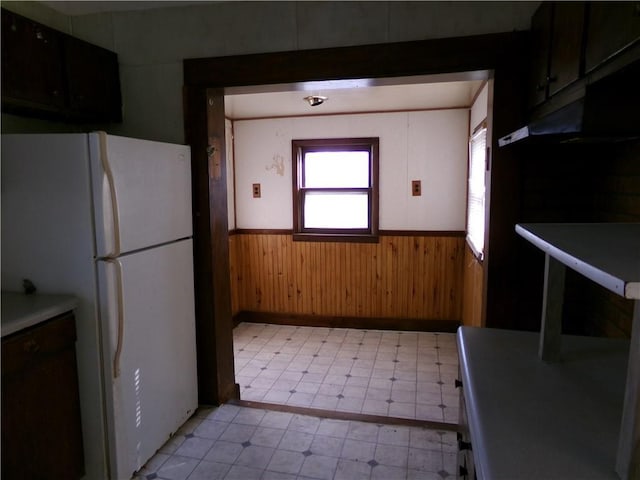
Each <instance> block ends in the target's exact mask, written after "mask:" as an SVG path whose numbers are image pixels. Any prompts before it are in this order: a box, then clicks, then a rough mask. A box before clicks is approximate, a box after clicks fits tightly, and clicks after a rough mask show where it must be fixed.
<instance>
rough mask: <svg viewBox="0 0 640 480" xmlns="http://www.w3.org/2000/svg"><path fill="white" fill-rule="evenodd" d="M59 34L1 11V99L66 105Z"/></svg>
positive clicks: (50, 106) (54, 106)
mask: <svg viewBox="0 0 640 480" xmlns="http://www.w3.org/2000/svg"><path fill="white" fill-rule="evenodd" d="M60 49H61V41H60V37H59V34H58V33H57V32H56V31H55V30H52V29H50V28H47V27H45V26H43V25H40V24H38V23H36V22H33V21H31V20H29V19H26V18H24V17H21V16H19V15H15V14H13V13H11V12H8V11H6V10H2V98H3V101H4V100H5V99H11V100H15V101H16V102H26V104H27V106H28V105H29V104H35V105H39V106H46V107H49V108H50V109H51V108H53V109H56V108H60V107H63V106H64V104H65V91H64V77H63V70H62V65H61V62H60V58H61V50H60Z"/></svg>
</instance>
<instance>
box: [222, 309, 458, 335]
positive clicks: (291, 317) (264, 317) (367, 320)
mask: <svg viewBox="0 0 640 480" xmlns="http://www.w3.org/2000/svg"><path fill="white" fill-rule="evenodd" d="M242 322H247V323H271V324H274V325H297V326H304V327H326V328H359V329H367V330H398V331H411V332H445V333H455V332H456V330H457V329H458V327H459V326H460V322H456V321H451V320H431V319H421V318H371V317H329V316H322V315H296V314H287V313H272V312H250V311H246V310H245V311H241V312H238V313H237V314H236V315H234V317H233V324H234V326H237V325H239V324H240V323H242Z"/></svg>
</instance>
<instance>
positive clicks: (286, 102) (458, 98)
mask: <svg viewBox="0 0 640 480" xmlns="http://www.w3.org/2000/svg"><path fill="white" fill-rule="evenodd" d="M474 74H475V75H471V77H472V78H468V79H460V80H455V79H449V80H448V81H443V78H449V77H450V76H446V77H443V76H439V77H443V78H435V77H433V76H431V77H428V78H427V77H406V78H396V79H390V80H387V81H386V82H384V84H380V82H375V84H372V83H373V82H372V81H369V80H347V81H333V82H312V83H308V84H304V85H295V86H293V85H287V86H278V88H276V89H275V90H276V91H266V92H265V91H264V90H265V89H264V87H262V88H260V89H259V90H260V91H253V92H251V91H249V92H247V91H246V90H245V89H239V90H240V91H239V92H238V93H236V92H235V91H234V89H227V95H226V96H225V113H226V115H227V117H229V118H231V119H233V120H241V119H248V118H272V117H291V116H296V117H298V116H313V115H335V114H345V113H371V112H394V111H411V110H435V109H445V108H466V107H470V106H471V104H472V102H473V99H474V98H475V96H476V93H477V92H478V90H479V89H480V87H481V86H482V83H483V80H484V79H485V78H487V75H486V72H474ZM466 76H467V77H469V75H468V74H467V75H466ZM475 77H477V78H475ZM416 81H418V83H414V82H416ZM309 95H321V96H324V97H327V99H326V100H325V101H324V103H322V104H321V105H318V106H311V105H309V102H308V101H307V100H305V97H307V96H309Z"/></svg>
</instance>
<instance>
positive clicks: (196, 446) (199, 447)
mask: <svg viewBox="0 0 640 480" xmlns="http://www.w3.org/2000/svg"><path fill="white" fill-rule="evenodd" d="M213 443H214V441H213V440H210V439H207V438H200V437H190V438H185V440H184V442H182V445H180V447H179V448H178V449H177V450H176V452H175V455H180V456H182V457H190V458H198V459H202V458H204V456H205V455H206V454H207V453H208V452H209V450H210V449H211V447H212V446H213Z"/></svg>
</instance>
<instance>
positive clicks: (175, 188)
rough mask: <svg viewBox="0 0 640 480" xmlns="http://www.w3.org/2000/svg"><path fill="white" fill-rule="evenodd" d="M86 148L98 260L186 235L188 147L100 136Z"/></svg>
mask: <svg viewBox="0 0 640 480" xmlns="http://www.w3.org/2000/svg"><path fill="white" fill-rule="evenodd" d="M89 144H90V149H91V171H92V177H93V182H92V183H93V192H94V193H93V195H94V209H95V218H96V244H97V252H98V257H116V256H119V255H121V254H122V253H126V252H131V251H135V250H139V249H143V248H147V247H151V246H154V245H160V244H163V243H166V242H171V241H174V240H178V239H181V238H187V237H190V236H191V234H192V227H191V164H190V162H191V160H190V149H189V147H187V146H184V145H173V144H168V143H160V142H151V141H148V140H137V139H133V138H125V137H117V136H112V135H107V134H105V133H103V132H99V133H93V134H91V135H90V142H89Z"/></svg>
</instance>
